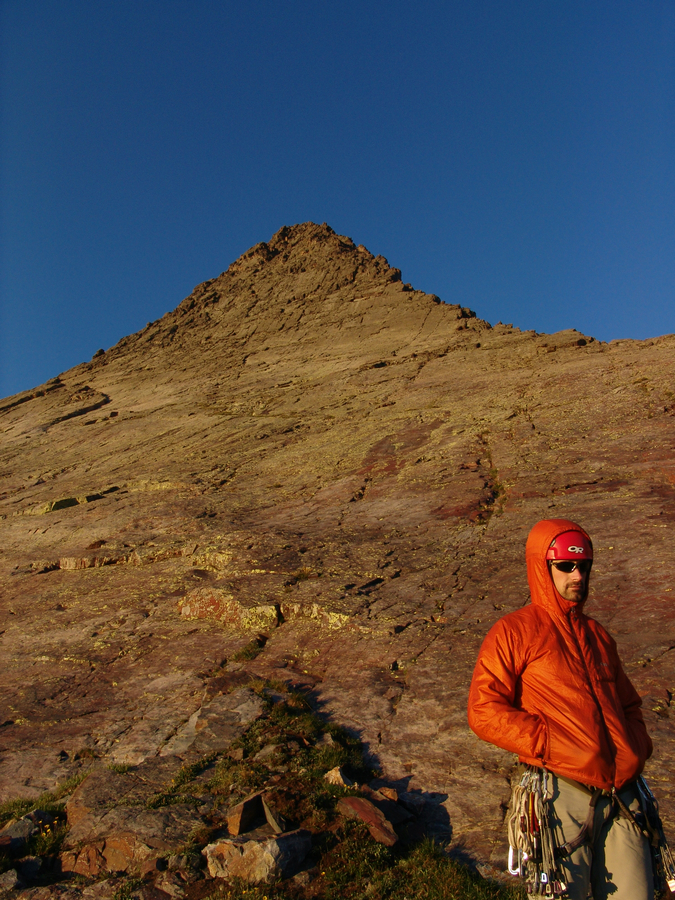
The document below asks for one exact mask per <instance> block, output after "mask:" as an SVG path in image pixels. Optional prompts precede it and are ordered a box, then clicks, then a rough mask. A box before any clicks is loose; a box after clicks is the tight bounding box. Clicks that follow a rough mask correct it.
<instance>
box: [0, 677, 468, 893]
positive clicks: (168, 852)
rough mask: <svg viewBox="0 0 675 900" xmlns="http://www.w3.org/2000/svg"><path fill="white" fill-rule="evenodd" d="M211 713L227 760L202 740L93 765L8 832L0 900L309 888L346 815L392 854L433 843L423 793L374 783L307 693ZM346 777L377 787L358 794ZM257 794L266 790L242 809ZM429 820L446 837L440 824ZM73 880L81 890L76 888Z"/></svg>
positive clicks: (250, 700) (256, 693)
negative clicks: (289, 882)
mask: <svg viewBox="0 0 675 900" xmlns="http://www.w3.org/2000/svg"><path fill="white" fill-rule="evenodd" d="M216 699H218V700H220V703H218V704H217V703H215V700H216ZM211 706H212V713H211V717H210V728H211V730H212V731H214V730H215V731H216V732H217V733H218V734H219V735H220V741H219V746H218V749H209V752H208V753H207V755H200V754H201V751H202V750H203V749H204V747H205V746H207V747H210V746H211V744H210V743H209V742H210V741H212V739H211V738H209V737H207V736H204V735H202V736H201V737H202V739H203V740H202V742H201V743H199V744H197V742H196V741H195V742H193V744H192V745H190V746H189V747H187V748H183V749H182V750H181V751H180V752H178V753H174V754H167V755H165V756H163V757H155V758H154V759H149V760H145V761H144V762H142V763H140V764H139V765H138V766H129V767H127V766H113V767H112V768H111V767H110V766H107V765H105V764H103V763H96V764H95V765H93V766H92V768H91V769H90V770H89V771H88V773H87V774H86V775H85V777H84V779H83V780H82V781H81V783H80V784H79V785H78V786H77V787H76V788H75V790H74V791H72V793H71V794H70V795H69V796H68V798H67V800H66V802H65V805H64V806H63V810H61V809H60V808H58V809H55V811H54V813H50V812H48V811H46V810H34V811H32V812H30V813H29V814H27V815H25V816H23V817H22V818H20V819H18V820H16V821H13V822H10V823H9V824H7V825H5V827H4V828H3V829H2V830H1V831H0V859H3V858H4V860H5V868H6V869H7V870H6V871H5V872H4V874H3V875H2V876H1V879H2V880H0V889H2V890H5V891H6V892H10V894H11V892H12V891H15V890H17V889H23V892H22V896H23V895H25V896H30V897H32V898H34V900H42V898H51V897H62V898H70V897H72V898H76V897H80V896H86V894H84V893H83V891H85V890H86V884H87V883H90V884H92V886H93V885H94V884H96V885H99V886H101V890H104V889H105V886H106V885H108V884H109V883H111V884H115V885H116V886H117V887H116V890H117V891H118V893H119V890H120V889H121V887H123V886H124V884H125V883H126V884H127V885H131V888H130V890H132V889H133V890H135V891H136V895H137V896H138V897H139V898H141V897H142V898H146V897H147V898H150V897H153V898H161V896H162V895H165V894H166V895H168V896H170V897H197V896H204V893H203V890H204V888H203V885H202V884H201V883H202V882H205V881H207V882H211V881H213V880H214V879H215V880H216V883H215V884H211V886H210V887H211V889H214V888H215V887H217V884H219V883H220V882H221V881H224V883H225V884H230V883H232V882H233V881H236V880H237V879H239V880H241V881H244V882H247V883H250V884H270V883H272V882H276V881H279V880H282V879H287V878H289V877H295V884H296V885H297V886H298V888H300V887H302V886H306V885H309V884H311V883H312V882H313V881H314V879H315V878H316V877H317V876H318V874H319V871H320V867H319V866H318V863H319V861H320V858H321V854H322V852H325V851H326V849H327V848H329V847H330V846H331V845H332V844H334V843H335V842H336V841H337V840H339V837H338V836H337V834H338V832H339V829H340V824H339V823H340V821H341V817H347V818H350V819H356V820H358V821H360V822H362V823H364V824H365V825H366V826H367V828H368V831H369V832H370V835H371V836H372V838H373V839H375V840H376V841H379V842H380V843H382V844H384V845H386V846H388V847H393V846H395V845H397V844H398V843H399V842H402V843H403V844H405V845H410V844H412V843H415V842H417V841H420V840H421V839H422V838H423V837H424V834H425V828H424V825H423V824H422V823H423V822H424V821H425V817H424V812H425V809H426V808H427V803H426V802H425V800H424V798H423V797H422V796H421V795H420V794H419V792H418V793H410V792H405V791H403V792H401V793H400V794H399V792H398V791H397V789H396V788H394V787H392V786H387V785H385V784H383V783H382V782H381V780H379V781H378V780H374V781H373V780H372V773H369V772H368V769H367V767H365V765H364V763H363V758H362V747H361V746H360V744H359V742H358V741H356V740H355V739H354V738H352V737H350V736H349V735H348V734H347V733H346V732H343V731H341V730H340V729H338V728H336V727H335V726H328V725H327V724H326V723H325V722H322V721H321V720H320V719H318V718H317V717H316V716H314V715H313V714H312V713H311V712H310V711H309V710H308V706H307V701H306V700H305V699H304V697H303V696H302V695H301V694H297V693H294V692H291V693H288V692H286V691H283V689H282V691H281V692H280V691H279V689H278V688H277V689H273V688H271V687H270V686H266V685H264V683H262V682H259V681H258V682H254V684H253V686H252V687H239V688H235V689H234V690H232V691H231V692H230V693H228V694H225V695H221V696H220V697H219V698H215V699H214V701H212V704H211ZM213 707H217V708H219V710H220V712H219V713H214V712H213ZM233 712H234V713H236V714H237V716H238V721H237V722H233V717H232V713H233ZM228 731H229V739H228V738H225V737H224V735H225V734H226V732H228ZM261 745H262V746H261ZM335 762H338V764H337V765H333V766H332V767H331V763H335ZM348 772H351V773H352V775H354V776H355V777H356V779H357V781H358V780H362V779H363V778H364V777H366V778H370V780H371V783H370V784H368V783H361V784H358V783H355V782H354V781H353V780H352V778H351V777H350V776H349V774H348ZM250 787H256V788H257V790H254V791H252V792H250V793H246V794H245V796H244V797H243V798H242V799H239V800H238V799H237V798H238V797H239V796H240V795H241V794H242V792H247V791H248V789H249V788H250ZM429 809H430V811H432V810H433V800H432V802H431V806H430V807H429ZM426 821H427V823H428V825H429V830H430V831H432V832H433V831H434V828H435V831H436V836H437V837H441V838H442V837H443V829H442V827H441V828H439V827H438V822H437V821H435V819H434V816H433V814H431V815H428V816H427V817H426ZM52 828H53V829H58V830H60V831H61V835H60V839H58V840H55V841H53V842H52V844H51V846H50V847H49V850H50V852H49V853H45V854H43V855H41V856H40V855H36V854H30V855H29V854H27V852H26V851H27V849H29V848H30V847H31V846H32V847H33V848H36V847H37V843H36V838H39V837H40V836H42V837H43V838H44V836H45V834H48V832H49V830H50V829H52ZM444 836H445V839H446V841H447V839H448V838H449V836H450V835H449V833H446V834H445V835H444ZM365 839H366V840H368V838H365ZM31 842H32V844H31ZM44 843H45V842H44V840H43V844H44ZM125 876H126V879H127V880H126V882H125V880H124V878H125ZM73 878H77V880H78V881H79V882H80V883H79V884H78V885H77V886H76V887H69V886H68V884H69V881H72V879H73ZM111 879H112V880H111ZM120 879H121V880H120ZM136 882H138V885H137V887H135V888H134V887H133V885H134V884H136ZM40 883H42V884H43V886H42V887H40V886H39V885H40ZM30 885H38V886H37V887H34V888H32V889H31V888H30ZM83 885H84V886H83ZM153 891H154V892H155V893H153ZM157 892H159V893H157Z"/></svg>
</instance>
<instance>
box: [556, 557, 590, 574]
mask: <svg viewBox="0 0 675 900" xmlns="http://www.w3.org/2000/svg"><path fill="white" fill-rule="evenodd" d="M592 565H593V560H591V559H580V560H579V562H574V561H572V560H571V559H569V560H567V559H563V560H560V561H556V562H555V563H554V566H555V567H556V569H558V571H560V572H565V573H566V574H567V575H569V574H570V572H574V570H575V569H578V570H579V571H580V572H581V573H582V574H583V575H587V574H588V573H589V572H590V571H591V566H592Z"/></svg>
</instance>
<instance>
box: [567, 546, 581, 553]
mask: <svg viewBox="0 0 675 900" xmlns="http://www.w3.org/2000/svg"><path fill="white" fill-rule="evenodd" d="M567 549H568V550H569V552H570V553H583V552H584V548H583V547H568V548H567Z"/></svg>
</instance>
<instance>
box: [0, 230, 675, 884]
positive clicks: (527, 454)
mask: <svg viewBox="0 0 675 900" xmlns="http://www.w3.org/2000/svg"><path fill="white" fill-rule="evenodd" d="M674 349H675V337H673V336H666V337H662V338H655V339H653V340H649V341H615V342H612V343H610V344H604V343H601V342H599V341H595V340H594V339H593V338H592V337H588V336H584V335H581V334H579V333H578V332H576V331H573V330H570V331H565V332H560V333H558V334H555V335H540V334H536V333H535V332H532V331H531V332H521V331H519V330H518V329H514V328H512V327H511V326H510V325H502V324H499V325H496V326H494V327H491V326H489V325H488V324H487V323H486V322H484V321H482V320H480V319H478V318H477V317H476V316H475V314H474V313H473V312H472V311H470V310H468V309H466V308H463V307H460V306H453V305H449V304H445V303H441V302H440V301H439V299H438V298H437V297H435V296H433V295H428V294H423V293H421V292H419V291H415V290H414V289H413V288H412V287H411V286H410V285H407V284H403V283H402V282H401V280H400V273H399V272H398V270H396V269H392V268H390V267H389V265H388V263H387V262H386V260H384V259H383V258H382V257H373V256H372V255H371V254H370V253H369V252H368V251H367V250H366V249H365V248H364V247H356V246H354V244H353V242H352V241H351V240H350V239H348V238H344V237H340V236H338V235H336V234H334V233H333V232H332V231H331V229H329V228H328V227H327V226H325V225H324V226H318V225H313V224H305V225H300V226H295V227H293V228H284V229H282V230H281V231H280V232H278V233H277V234H276V235H275V236H274V237H273V238H272V239H271V241H270V242H269V243H268V244H259V245H257V246H256V247H254V248H252V249H251V250H250V251H249V252H248V253H246V254H245V255H244V256H243V257H241V258H240V259H239V260H237V261H236V262H235V263H233V264H232V265H231V266H230V268H229V269H228V270H227V271H226V272H225V273H223V274H222V275H220V276H219V277H218V278H215V279H213V280H212V281H208V282H205V283H204V284H202V285H199V286H198V287H197V288H195V290H194V291H193V293H192V294H191V295H190V296H189V297H188V298H186V299H185V300H184V301H183V302H182V303H181V304H180V305H179V306H178V307H177V309H175V310H174V311H173V312H170V313H168V314H167V315H166V316H164V317H163V318H162V319H160V320H159V321H157V322H154V323H149V324H148V326H147V327H146V328H145V329H143V331H141V332H139V333H138V334H136V335H132V336H130V337H128V338H125V339H123V340H122V341H121V342H120V343H119V344H118V345H116V346H115V347H113V348H112V349H111V350H109V351H107V352H105V353H103V352H100V353H98V354H96V356H95V357H94V359H93V360H92V361H91V362H90V363H86V364H83V365H81V366H78V367H76V368H74V369H72V370H70V371H69V372H65V373H63V374H62V375H60V376H59V377H58V378H55V379H53V380H52V381H50V382H48V383H47V384H45V385H42V386H40V387H39V388H37V389H36V390H34V391H29V392H26V393H24V394H20V395H17V396H15V397H12V398H9V399H7V400H4V401H1V402H0V428H1V429H2V439H1V445H0V475H1V477H2V482H1V488H0V491H1V493H0V516H1V519H0V548H1V550H2V555H1V569H0V591H1V596H0V608H1V610H2V626H1V627H2V629H3V631H2V635H1V640H2V659H3V666H2V668H1V669H0V682H1V684H2V697H3V703H4V710H3V712H2V728H1V731H0V798H1V799H4V800H12V799H13V798H21V797H37V796H39V795H40V794H42V793H43V792H44V791H48V790H54V789H55V788H57V787H58V786H59V785H61V784H63V783H64V782H66V781H67V780H68V779H70V778H72V777H73V776H76V775H78V774H82V773H83V772H85V771H87V770H88V769H89V767H91V766H100V765H104V766H107V765H117V766H139V767H140V766H142V765H148V764H149V761H154V762H153V765H159V764H160V762H161V761H164V763H165V764H167V765H168V762H167V761H168V760H171V759H173V758H174V757H176V758H178V756H180V755H181V754H184V753H185V752H187V751H188V749H189V748H190V747H193V746H197V745H198V746H202V745H203V746H204V747H207V746H217V745H218V744H219V742H222V741H225V740H226V732H225V731H222V730H219V729H222V728H226V729H227V728H235V729H236V727H239V726H238V724H237V719H236V716H237V715H239V713H236V712H235V711H233V710H229V711H228V710H227V706H226V705H227V703H228V702H229V700H228V699H227V698H229V697H231V696H232V693H231V691H230V692H228V691H229V689H227V690H224V686H226V685H228V684H230V686H231V679H232V678H233V677H234V676H235V675H236V676H237V677H240V675H241V671H242V669H243V670H244V673H245V675H246V676H247V677H248V676H254V677H258V678H266V679H273V680H275V682H279V683H281V682H283V683H287V684H292V685H294V686H296V687H299V688H301V689H302V690H304V691H305V692H306V694H307V695H308V696H309V697H310V698H311V701H312V703H313V705H314V708H315V709H316V710H317V711H318V712H319V713H320V714H321V715H322V716H324V717H325V719H326V720H327V721H331V722H337V723H340V724H342V725H344V726H346V727H347V728H349V729H351V730H352V732H353V733H354V734H356V735H358V736H359V737H360V738H361V740H362V741H363V742H364V744H365V746H366V747H367V751H368V754H369V755H368V763H369V764H370V765H372V766H373V767H375V768H377V769H378V770H379V771H380V772H381V773H382V774H383V776H386V778H387V779H388V782H389V783H391V784H393V785H395V786H397V787H398V789H399V790H401V791H407V792H410V791H415V790H417V791H423V792H426V793H430V794H433V796H434V797H438V798H440V799H439V804H440V806H439V809H440V808H442V809H443V810H444V814H445V816H446V817H447V822H448V834H449V840H450V843H451V846H452V848H453V849H454V850H455V852H456V853H460V852H461V853H465V854H467V855H469V856H471V857H473V858H474V859H476V860H478V861H479V862H480V864H481V865H483V866H484V867H487V868H486V869H485V870H486V871H489V867H490V866H494V867H497V868H499V867H500V866H502V865H503V861H504V841H503V837H502V834H501V819H502V814H503V806H502V804H503V801H504V799H505V798H506V796H507V795H508V784H507V776H508V773H509V770H510V768H511V765H512V761H513V760H512V757H511V756H510V755H509V754H506V753H502V752H501V751H498V750H496V749H495V748H492V747H490V746H488V745H485V744H482V743H481V742H480V741H479V740H478V739H477V738H476V737H475V736H474V735H473V734H472V733H471V732H470V731H469V729H468V726H467V724H466V713H465V707H466V698H467V692H468V684H469V680H470V677H471V671H472V667H473V662H474V660H475V656H476V653H477V650H478V647H479V645H480V641H481V640H482V637H483V636H484V634H485V633H486V631H487V630H488V629H489V627H490V625H491V624H492V623H493V622H494V621H495V620H496V619H497V618H498V617H499V616H501V615H503V614H504V613H505V612H507V611H509V610H512V609H515V608H518V607H519V606H521V605H523V604H524V603H526V602H527V597H528V594H527V583H526V580H525V568H524V561H523V556H524V543H525V538H526V536H527V533H528V531H529V529H530V527H531V526H532V525H533V524H534V522H536V521H537V520H538V519H540V518H544V517H552V516H556V517H557V516H565V517H569V518H572V519H575V520H577V521H579V522H580V523H581V524H583V525H584V527H585V528H587V529H588V530H589V531H590V533H591V535H592V536H593V538H594V542H595V547H596V562H595V565H594V569H593V579H592V589H591V595H590V598H589V601H588V612H590V614H592V615H594V616H595V617H596V618H598V619H599V620H600V621H601V622H602V623H603V624H604V625H605V626H606V627H607V628H608V629H609V630H610V632H611V633H612V634H613V635H614V637H615V638H616V640H617V642H618V644H619V647H620V651H621V653H622V656H623V659H624V661H625V664H626V668H627V670H628V672H629V674H630V677H631V678H632V679H633V681H634V683H635V684H636V686H637V687H638V689H639V691H640V693H641V694H642V695H643V697H644V706H645V715H646V719H647V722H648V727H649V730H650V733H651V734H652V736H653V738H654V742H655V747H656V750H655V755H654V758H653V760H652V761H650V763H649V765H648V769H647V776H648V779H649V780H650V782H651V784H652V786H653V788H654V790H655V792H656V793H657V795H658V796H659V797H660V799H661V801H662V811H663V812H664V814H665V818H666V819H669V820H670V821H671V822H673V823H675V793H674V792H673V788H672V786H671V782H672V776H673V774H674V773H675V756H674V752H673V742H672V730H673V729H672V723H671V722H670V715H671V700H672V697H673V694H675V670H674V663H673V660H674V658H675V657H674V656H673V654H672V653H671V652H670V651H671V650H672V649H673V648H675V619H674V616H673V611H672V600H671V595H672V590H673V587H672V579H671V572H672V571H673V569H674V568H675V549H674V548H673V545H672V543H671V542H670V535H671V533H672V529H673V525H674V520H675V506H673V499H674V498H675V462H674V454H673V445H674V444H675V378H674V377H673V376H674V374H675V371H674V370H675V357H674V354H673V350H674ZM256 636H260V637H259V639H258V643H259V646H258V650H259V652H257V655H255V656H254V658H251V659H248V660H246V659H244V660H241V659H239V660H237V661H235V660H234V657H235V656H236V655H237V654H240V652H241V651H242V650H243V649H244V648H245V647H247V646H248V645H249V644H250V641H251V638H252V637H256ZM228 679H230V681H228ZM219 698H220V699H219ZM214 703H215V704H216V707H218V704H225V706H224V707H223V709H220V708H219V707H218V714H217V715H216V714H215V713H214V712H213V710H214V709H215V708H216V707H214V706H213V704H214ZM225 712H227V716H225V720H223V719H222V716H223V715H224V714H225ZM223 721H226V725H223ZM239 724H240V723H239ZM227 734H230V732H227ZM227 739H228V740H229V739H231V735H230V737H227ZM214 742H215V743H214ZM205 752H207V751H205ZM168 827H169V826H168V825H167V828H168Z"/></svg>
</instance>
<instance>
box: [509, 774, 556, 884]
mask: <svg viewBox="0 0 675 900" xmlns="http://www.w3.org/2000/svg"><path fill="white" fill-rule="evenodd" d="M552 788H553V785H552V782H551V779H550V775H549V773H548V772H547V771H546V770H545V769H539V768H535V767H534V766H528V767H527V768H526V769H525V771H524V772H523V775H522V777H521V779H520V782H519V783H518V784H517V785H515V787H514V788H513V791H512V794H511V805H510V808H509V812H508V818H507V828H508V835H509V872H510V873H511V874H512V875H520V876H522V877H523V878H524V879H525V881H526V885H527V892H528V894H535V895H538V896H544V897H566V896H567V885H566V884H565V882H564V880H563V877H562V872H561V870H560V867H559V865H558V862H557V859H556V857H557V855H558V854H557V852H556V844H555V838H554V833H553V829H552V827H551V803H550V801H551V799H552V796H553V791H552Z"/></svg>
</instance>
